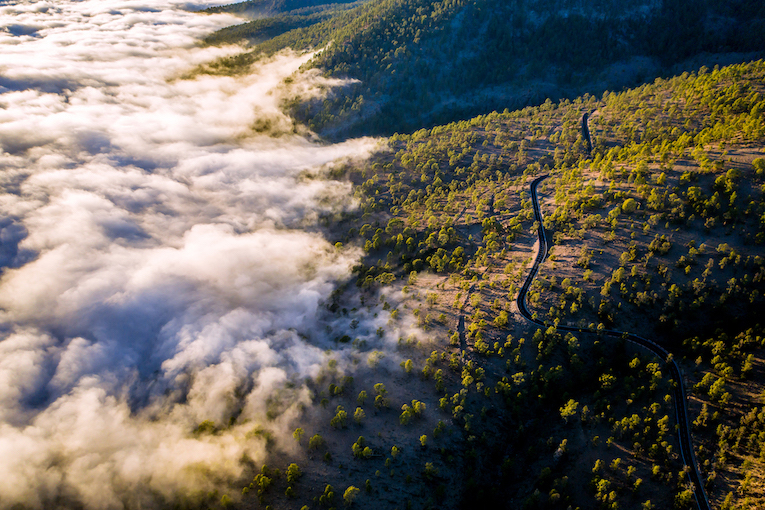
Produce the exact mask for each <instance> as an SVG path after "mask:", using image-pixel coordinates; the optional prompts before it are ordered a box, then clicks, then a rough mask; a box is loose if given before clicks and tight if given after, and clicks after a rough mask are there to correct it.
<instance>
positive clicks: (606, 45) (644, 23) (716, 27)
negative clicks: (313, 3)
mask: <svg viewBox="0 0 765 510" xmlns="http://www.w3.org/2000/svg"><path fill="white" fill-rule="evenodd" d="M763 9H764V7H763V6H762V4H761V3H760V2H754V1H738V2H726V3H724V4H721V3H719V2H691V1H690V0H667V1H664V2H659V1H651V0H631V1H628V2H623V1H618V2H617V1H606V0H604V1H600V2H587V3H583V2H574V1H568V0H547V1H535V2H532V1H528V0H515V1H510V2H506V1H499V0H442V1H433V0H379V1H378V0H376V1H372V2H369V3H366V4H364V5H361V6H358V7H356V8H354V9H351V10H348V11H345V12H342V13H337V14H336V15H335V16H333V17H332V18H331V19H328V20H326V21H323V22H321V23H316V24H313V25H312V26H310V27H302V28H296V29H295V30H292V31H289V32H286V33H284V34H282V35H280V36H279V37H276V38H274V39H272V40H269V41H266V42H263V43H262V44H260V45H257V46H255V47H254V48H252V50H251V51H250V52H249V53H247V54H245V55H242V56H240V57H238V58H234V59H230V60H228V61H225V62H219V63H218V64H217V68H218V70H219V71H226V72H230V71H233V70H236V69H241V68H242V66H244V65H246V64H247V63H248V62H250V61H252V59H254V58H257V56H258V55H261V54H262V53H263V52H265V53H266V54H268V53H271V52H273V51H276V50H278V49H280V48H284V47H292V48H295V49H306V48H309V47H314V48H320V47H323V46H325V45H327V44H329V43H330V42H331V43H332V44H331V45H330V46H329V47H328V48H327V49H326V50H325V51H324V52H323V53H322V55H321V56H320V57H318V58H317V59H315V61H314V62H313V64H312V65H313V66H315V67H318V68H319V69H321V70H322V71H323V72H325V73H327V74H329V75H332V76H335V77H342V78H353V79H356V80H359V82H358V83H356V84H355V85H354V86H352V87H347V88H345V89H343V90H338V91H335V93H334V94H333V95H330V96H329V97H328V98H327V99H326V100H323V101H314V102H310V103H306V102H301V101H297V102H296V103H295V104H293V105H292V111H293V113H294V114H295V115H296V116H297V117H298V118H299V119H300V120H303V121H305V122H307V123H308V124H309V125H310V126H311V127H312V128H313V129H316V130H318V131H320V132H322V133H323V134H325V135H328V136H344V135H346V134H355V133H377V134H385V133H388V134H389V133H391V132H393V131H407V130H414V129H417V128H419V127H422V126H423V125H434V124H437V123H442V122H448V121H450V120H454V119H456V118H465V117H466V116H470V115H471V114H472V115H474V114H476V113H483V112H487V111H491V110H494V109H499V110H501V109H504V108H505V107H510V108H516V107H523V106H525V105H527V104H540V103H542V102H543V101H544V100H545V98H547V97H551V98H553V99H556V98H560V97H575V96H576V95H578V94H582V93H584V92H595V93H600V92H602V91H603V90H605V89H611V90H613V89H617V90H618V89H620V88H621V87H623V86H625V85H630V86H631V85H635V84H637V83H640V82H641V81H643V80H645V79H653V77H654V76H657V75H662V74H670V68H671V67H672V66H673V65H674V64H677V63H679V62H682V61H684V60H685V59H688V58H690V57H693V56H694V55H697V54H700V53H702V52H706V53H707V54H710V53H729V52H761V51H763V49H764V48H765V39H763V33H765V30H763V27H765V25H764V24H763V19H765V11H764V10H763ZM241 35H242V34H239V36H241ZM708 57H709V55H707V58H708ZM729 58H733V57H729Z"/></svg>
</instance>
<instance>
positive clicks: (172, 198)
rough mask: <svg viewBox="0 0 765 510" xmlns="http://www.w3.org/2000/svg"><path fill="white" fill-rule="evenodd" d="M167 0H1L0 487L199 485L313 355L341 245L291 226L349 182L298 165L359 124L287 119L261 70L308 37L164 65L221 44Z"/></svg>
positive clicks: (59, 500) (295, 399)
mask: <svg viewBox="0 0 765 510" xmlns="http://www.w3.org/2000/svg"><path fill="white" fill-rule="evenodd" d="M185 6H187V4H185V3H179V2H173V1H172V0H159V1H151V0H119V1H118V0H85V1H80V2H74V1H72V2H68V1H59V0H57V1H56V2H53V1H38V2H19V3H13V4H0V185H1V186H2V191H0V266H1V267H2V269H1V271H2V273H0V274H1V276H0V458H1V459H3V462H2V463H0V508H9V507H12V506H13V505H15V504H17V503H22V504H24V505H25V506H29V507H32V508H52V507H67V506H76V505H78V504H82V505H84V506H85V507H86V508H92V509H111V508H123V507H124V506H125V505H127V506H128V507H134V508H138V507H147V506H151V505H152V504H153V503H156V502H157V501H162V500H168V501H171V500H177V499H178V498H193V497H194V496H195V495H196V494H197V493H205V492H206V491H207V490H210V489H212V488H213V487H215V485H216V484H217V483H218V482H220V481H227V480H233V479H235V478H236V477H237V476H239V475H240V474H241V473H242V469H243V466H242V463H241V459H242V458H243V457H248V458H251V459H256V460H257V459H262V458H263V454H264V451H263V448H264V445H263V443H262V442H260V441H257V440H253V439H252V438H250V439H247V440H245V435H246V434H247V433H248V432H249V431H251V430H252V428H253V426H255V425H258V424H262V423H265V422H266V419H265V415H266V412H267V411H274V410H275V411H276V412H275V413H271V414H272V418H273V416H274V415H275V416H276V417H275V418H273V419H272V420H271V421H269V422H268V423H267V424H266V426H268V427H271V428H273V429H285V430H286V429H287V428H288V427H289V426H290V425H291V423H292V421H293V420H294V419H295V417H296V416H298V414H299V408H300V406H301V404H306V403H308V402H309V401H310V396H309V394H308V390H307V389H305V388H304V385H303V383H302V381H303V380H304V379H305V378H306V377H310V376H314V375H316V374H317V373H318V371H319V369H320V366H321V365H322V363H325V362H326V359H325V355H324V354H323V350H322V346H323V345H324V342H325V340H326V339H324V338H322V337H321V336H320V334H319V336H317V333H316V331H317V330H319V328H317V327H316V321H317V319H316V313H317V309H318V307H319V305H320V302H321V301H322V300H324V299H326V298H327V297H328V295H329V294H330V293H331V292H332V290H333V288H334V286H335V284H336V282H337V281H339V280H342V279H344V278H346V277H347V276H348V274H349V268H350V266H351V265H352V264H353V263H354V260H355V259H356V257H357V256H358V254H357V253H355V252H353V251H338V250H336V249H335V248H334V247H333V246H331V245H329V243H328V242H327V241H326V240H325V239H324V238H323V237H321V235H319V234H317V233H315V232H312V230H311V228H310V227H311V226H313V225H314V224H315V221H316V218H317V216H318V215H319V214H321V213H322V212H326V211H331V210H334V209H337V208H346V207H352V203H351V199H350V193H349V191H350V190H349V188H348V186H347V185H346V184H343V183H339V182H322V181H306V180H300V179H298V176H299V174H300V172H302V171H304V170H306V169H309V168H315V167H320V166H322V165H326V164H331V162H333V161H335V160H337V159H342V158H353V157H364V156H366V155H367V154H368V152H369V151H370V150H371V149H372V148H373V145H374V141H372V140H367V139H362V140H352V141H348V142H346V143H342V144H337V145H320V144H317V143H314V142H311V141H309V140H307V139H305V138H303V137H300V136H297V135H294V134H291V122H290V120H289V119H287V118H286V117H284V116H283V115H282V114H281V113H280V112H279V110H278V108H277V104H278V101H279V94H278V92H276V89H277V88H278V87H279V85H280V84H281V83H282V82H283V80H284V78H285V77H287V76H289V75H290V74H292V73H293V72H294V71H295V70H296V69H297V68H298V67H299V66H300V65H301V64H302V63H304V62H305V61H306V60H307V59H308V58H309V56H307V55H291V56H290V55H282V56H280V57H278V58H276V59H274V60H272V61H270V62H267V63H263V64H261V65H260V66H259V67H258V68H257V69H254V70H253V73H252V74H251V75H248V76H246V77H239V78H231V77H210V76H200V77H198V78H196V79H194V80H181V79H178V78H179V77H180V76H182V75H183V74H184V73H185V72H187V71H188V70H189V69H190V68H192V67H193V66H194V65H196V64H199V63H202V62H206V61H209V60H211V59H213V58H217V57H220V56H224V55H226V54H228V53H231V52H233V51H235V49H234V48H201V47H198V46H197V44H196V41H197V40H198V39H199V38H200V37H201V36H202V35H204V34H207V33H209V32H210V31H212V30H215V29H217V28H220V27H222V26H226V25H230V24H233V23H234V22H235V20H232V19H231V18H229V17H227V16H225V15H216V16H202V15H197V14H193V13H191V12H187V11H184V10H183V9H182V7H185ZM200 6H201V5H200ZM264 119H267V121H268V122H269V123H270V124H271V126H272V127H275V129H277V130H278V129H282V130H283V131H284V132H283V133H282V134H281V136H279V137H268V136H264V135H258V134H257V133H256V131H255V130H253V126H258V125H261V124H262V123H263V121H264ZM376 320H378V321H380V320H383V319H376ZM288 383H289V384H288ZM232 417H236V418H237V420H236V424H235V425H234V426H232V427H231V428H230V429H228V430H227V431H226V432H225V433H221V434H214V435H213V434H202V435H199V434H196V435H195V434H194V433H193V431H194V429H195V427H196V426H197V425H198V424H199V423H200V422H202V421H204V420H212V421H214V422H216V423H218V424H226V423H228V422H229V420H230V419H231V418H232Z"/></svg>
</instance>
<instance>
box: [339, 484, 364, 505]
mask: <svg viewBox="0 0 765 510" xmlns="http://www.w3.org/2000/svg"><path fill="white" fill-rule="evenodd" d="M359 492H361V489H358V488H357V487H354V486H353V485H351V486H350V487H348V488H347V489H345V493H344V494H343V501H344V502H345V506H351V505H353V502H354V500H355V499H356V496H358V494H359Z"/></svg>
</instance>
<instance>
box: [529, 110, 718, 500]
mask: <svg viewBox="0 0 765 510" xmlns="http://www.w3.org/2000/svg"><path fill="white" fill-rule="evenodd" d="M586 115H587V114H585V119H583V121H582V122H583V125H584V123H586ZM547 177H549V176H548V175H542V176H540V177H537V178H536V179H534V181H532V183H531V203H532V205H533V207H534V219H535V221H536V222H537V223H538V224H539V228H538V230H537V236H538V237H539V245H538V248H537V253H536V256H535V258H534V264H533V266H532V267H531V271H530V272H529V275H528V276H527V277H526V281H524V282H523V287H521V291H520V292H519V293H518V300H517V301H518V310H520V312H521V315H523V316H524V317H525V318H526V319H527V320H529V321H531V322H533V323H534V324H537V325H539V326H544V327H548V326H551V324H546V323H545V322H543V321H542V320H540V319H538V318H536V317H535V316H534V315H532V314H531V313H530V312H529V309H528V307H527V306H526V295H527V294H528V292H529V288H530V287H531V283H532V282H533V281H534V278H535V277H536V275H537V272H538V271H539V265H540V264H541V263H542V262H544V260H545V258H546V257H547V252H548V251H549V248H548V242H547V234H546V232H545V227H544V224H543V222H542V213H541V211H540V209H539V200H538V198H537V186H538V185H539V183H540V182H542V181H543V180H545V179H546V178H547ZM556 328H557V329H558V330H559V331H572V332H579V333H595V334H598V335H605V336H610V337H613V338H623V339H624V340H626V341H628V342H632V343H634V344H637V345H639V346H641V347H644V348H646V349H648V350H649V351H651V352H652V353H654V354H655V355H657V356H659V357H660V358H661V359H663V360H665V361H666V362H667V365H668V366H669V371H670V374H671V376H672V380H673V381H674V383H675V384H674V390H673V391H674V398H673V400H674V403H675V419H676V421H677V424H678V431H677V432H678V437H679V441H680V454H681V455H682V457H683V464H684V465H685V466H688V467H689V468H690V471H689V472H688V476H689V477H690V480H691V483H692V484H693V495H694V498H695V499H696V506H697V507H698V508H699V510H711V507H710V505H709V499H708V498H707V494H706V491H705V490H704V484H703V483H702V481H701V476H700V474H699V467H698V462H697V461H696V455H695V454H694V451H693V442H692V438H691V427H690V425H689V421H688V410H687V407H686V395H685V387H684V385H683V376H682V373H681V372H680V367H679V366H678V365H677V363H676V362H675V360H674V358H673V357H672V356H671V355H670V353H669V352H668V351H667V350H666V349H665V348H664V347H662V346H660V345H658V344H656V343H654V342H652V341H651V340H648V339H646V338H643V337H640V336H638V335H633V334H632V333H627V332H625V331H616V330H612V329H606V330H600V331H598V330H595V329H589V328H575V327H570V326H560V325H559V326H557V327H556Z"/></svg>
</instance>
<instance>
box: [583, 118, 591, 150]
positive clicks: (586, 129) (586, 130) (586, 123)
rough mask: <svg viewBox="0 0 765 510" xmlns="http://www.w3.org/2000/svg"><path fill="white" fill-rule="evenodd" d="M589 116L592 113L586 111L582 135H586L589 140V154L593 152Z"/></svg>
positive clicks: (585, 137)
mask: <svg viewBox="0 0 765 510" xmlns="http://www.w3.org/2000/svg"><path fill="white" fill-rule="evenodd" d="M589 118H590V114H589V113H585V114H584V115H582V136H584V139H585V140H587V153H588V154H589V153H590V152H592V139H590V124H589Z"/></svg>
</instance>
